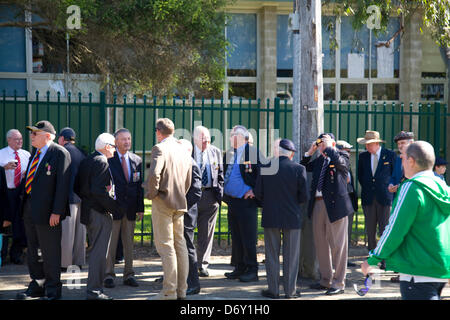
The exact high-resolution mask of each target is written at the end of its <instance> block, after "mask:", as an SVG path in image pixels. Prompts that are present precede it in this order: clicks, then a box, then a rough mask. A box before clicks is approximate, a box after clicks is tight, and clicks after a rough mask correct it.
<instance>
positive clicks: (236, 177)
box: [223, 144, 252, 198]
mask: <svg viewBox="0 0 450 320" xmlns="http://www.w3.org/2000/svg"><path fill="white" fill-rule="evenodd" d="M245 146H246V145H245V144H244V145H243V146H241V147H240V148H238V149H237V150H236V155H237V157H236V162H235V163H234V164H229V165H230V166H231V165H232V166H233V169H232V171H231V174H230V177H229V179H228V182H227V183H226V184H225V186H224V189H223V192H224V193H225V194H227V195H229V196H232V197H234V198H242V197H243V196H244V195H245V194H246V193H247V191H249V190H251V189H252V188H250V187H249V186H248V185H246V184H245V182H244V179H243V178H242V176H241V170H240V169H239V160H240V159H241V157H242V153H243V152H244V150H245Z"/></svg>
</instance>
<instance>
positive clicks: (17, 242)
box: [0, 129, 30, 264]
mask: <svg viewBox="0 0 450 320" xmlns="http://www.w3.org/2000/svg"><path fill="white" fill-rule="evenodd" d="M6 141H7V142H8V145H7V146H6V147H4V148H3V149H1V150H0V166H2V167H3V168H5V175H6V182H7V184H8V189H7V190H6V194H7V198H8V205H9V209H10V210H9V214H8V216H6V217H5V221H4V223H5V224H8V226H9V224H12V225H11V227H12V244H11V248H10V249H9V257H10V261H11V262H12V263H14V264H22V263H23V250H24V249H25V248H26V246H27V238H26V236H25V227H24V225H23V219H22V218H21V217H20V213H19V209H20V203H21V199H20V195H21V188H20V182H21V181H22V179H23V177H24V176H25V174H26V170H27V167H28V161H29V159H30V153H29V152H28V151H27V150H24V149H22V146H23V138H22V134H21V133H20V131H19V130H17V129H11V130H8V132H7V133H6ZM8 240H9V239H8V238H3V248H4V250H5V252H2V254H3V256H2V257H3V258H5V257H6V255H7V250H8V242H9V241H8Z"/></svg>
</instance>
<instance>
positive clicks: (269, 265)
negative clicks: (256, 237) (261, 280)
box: [264, 228, 301, 296]
mask: <svg viewBox="0 0 450 320" xmlns="http://www.w3.org/2000/svg"><path fill="white" fill-rule="evenodd" d="M300 234H301V231H300V229H279V228H264V246H265V254H266V272H267V284H268V286H269V291H270V293H272V294H274V295H279V282H280V281H279V280H280V259H279V258H280V249H281V241H282V240H281V238H283V288H284V294H285V295H287V296H293V295H294V294H295V292H296V284H297V275H298V266H299V263H298V261H299V256H300ZM282 235H283V236H282Z"/></svg>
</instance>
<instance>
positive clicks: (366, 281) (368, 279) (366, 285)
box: [353, 275, 372, 297]
mask: <svg viewBox="0 0 450 320" xmlns="http://www.w3.org/2000/svg"><path fill="white" fill-rule="evenodd" d="M371 286H372V278H371V277H370V275H367V276H366V279H364V288H361V289H359V290H358V287H357V285H356V283H354V284H353V289H355V292H356V293H357V294H358V295H359V296H361V297H363V296H365V295H366V294H367V292H369V289H370V287H371Z"/></svg>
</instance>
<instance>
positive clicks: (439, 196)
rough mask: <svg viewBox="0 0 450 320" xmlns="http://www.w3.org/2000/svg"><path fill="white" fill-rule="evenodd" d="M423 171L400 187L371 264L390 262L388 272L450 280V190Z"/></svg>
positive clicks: (372, 252) (371, 255) (371, 256)
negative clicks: (382, 261) (383, 261)
mask: <svg viewBox="0 0 450 320" xmlns="http://www.w3.org/2000/svg"><path fill="white" fill-rule="evenodd" d="M449 189H450V188H449V187H448V186H447V184H446V183H445V182H444V181H442V180H441V179H438V178H436V177H435V176H434V174H433V173H432V172H431V171H423V172H420V173H418V174H416V175H415V176H414V177H413V178H412V179H409V180H405V181H404V182H403V183H402V184H401V185H400V188H399V192H398V193H397V196H396V198H395V200H394V204H393V207H392V210H391V216H390V218H389V224H388V226H387V227H386V228H385V230H384V232H383V235H382V236H381V238H380V241H379V242H378V245H377V247H376V248H375V249H374V250H372V251H371V252H370V253H369V259H368V260H367V262H368V263H369V264H370V265H376V264H378V263H379V262H381V260H385V261H386V269H388V270H392V271H396V272H400V273H404V274H410V275H417V276H426V277H432V278H441V279H447V278H450V191H449Z"/></svg>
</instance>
